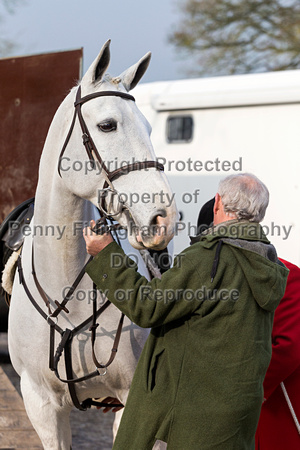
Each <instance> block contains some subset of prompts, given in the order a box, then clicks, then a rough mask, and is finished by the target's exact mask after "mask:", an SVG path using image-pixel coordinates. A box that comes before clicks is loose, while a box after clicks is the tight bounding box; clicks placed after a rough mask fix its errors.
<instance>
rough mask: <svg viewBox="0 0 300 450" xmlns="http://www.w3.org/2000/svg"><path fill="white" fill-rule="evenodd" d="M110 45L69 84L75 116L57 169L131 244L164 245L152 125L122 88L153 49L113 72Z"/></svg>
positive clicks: (172, 214)
mask: <svg viewBox="0 0 300 450" xmlns="http://www.w3.org/2000/svg"><path fill="white" fill-rule="evenodd" d="M109 45H110V41H107V42H106V43H105V45H104V46H103V47H102V49H101V51H100V53H99V55H98V57H97V58H96V59H95V61H94V62H93V63H92V64H91V66H90V68H89V69H88V71H87V72H86V74H85V75H84V77H83V78H82V80H81V83H80V85H79V86H78V87H76V88H74V92H75V91H76V94H75V95H76V98H75V103H74V105H75V110H74V116H73V121H72V124H71V127H70V128H69V132H68V135H67V137H66V140H65V142H64V145H63V148H62V151H61V154H60V158H59V174H60V176H61V178H62V180H63V182H64V183H65V184H66V185H67V187H68V189H69V190H70V191H71V192H72V193H74V194H75V195H77V196H79V197H81V198H84V199H86V200H89V201H90V202H92V203H93V204H94V205H95V206H96V207H98V208H100V210H101V211H102V213H103V214H104V215H105V216H107V217H112V218H113V219H115V220H116V221H117V222H119V224H120V225H121V226H123V227H124V228H126V229H127V232H128V239H129V242H130V244H131V245H132V246H133V247H135V248H137V249H142V248H155V249H162V248H165V247H166V245H167V244H168V242H169V241H170V240H171V239H172V237H173V236H174V231H175V225H176V219H177V210H176V206H175V202H174V194H172V192H171V189H170V187H169V184H168V181H167V179H166V176H165V174H164V172H163V166H162V165H161V164H159V163H157V161H156V160H155V154H154V150H153V147H152V144H151V140H150V134H151V127H150V125H149V123H148V121H147V120H146V118H145V117H144V116H143V115H142V113H141V112H140V111H139V109H138V108H137V106H136V104H135V101H134V98H133V97H132V96H131V95H130V94H128V92H129V91H130V90H131V89H133V88H134V87H135V86H136V85H137V83H138V82H139V80H140V79H141V78H142V76H143V75H144V73H145V71H146V69H147V67H148V65H149V61H150V57H151V54H150V53H147V54H146V55H145V56H144V57H143V58H141V59H140V60H139V61H138V62H137V63H136V64H134V65H133V66H131V67H130V68H129V69H127V70H126V71H125V72H123V73H122V74H121V75H120V76H118V77H111V76H110V75H109V74H107V73H106V70H107V68H108V65H109V62H110V50H109ZM66 168H67V169H66Z"/></svg>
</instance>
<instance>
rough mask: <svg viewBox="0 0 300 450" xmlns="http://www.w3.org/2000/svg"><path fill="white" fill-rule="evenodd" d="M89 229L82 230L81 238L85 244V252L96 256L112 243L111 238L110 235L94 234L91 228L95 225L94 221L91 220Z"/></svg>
mask: <svg viewBox="0 0 300 450" xmlns="http://www.w3.org/2000/svg"><path fill="white" fill-rule="evenodd" d="M90 225H91V226H90V227H86V228H84V230H83V237H84V240H85V243H86V251H87V252H88V254H89V255H92V256H96V255H97V254H98V253H99V252H101V250H103V249H104V248H105V247H106V246H107V245H108V244H110V243H111V242H113V238H112V236H111V234H110V233H104V234H102V235H100V234H96V233H95V232H94V231H93V230H92V228H94V226H95V225H96V222H95V221H94V220H91V222H90Z"/></svg>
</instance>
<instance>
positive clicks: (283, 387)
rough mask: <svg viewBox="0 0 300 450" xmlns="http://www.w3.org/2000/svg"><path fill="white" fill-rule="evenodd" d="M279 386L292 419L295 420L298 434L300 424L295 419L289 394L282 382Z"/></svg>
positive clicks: (299, 432)
mask: <svg viewBox="0 0 300 450" xmlns="http://www.w3.org/2000/svg"><path fill="white" fill-rule="evenodd" d="M280 386H281V389H282V392H283V395H284V396H285V399H286V402H287V404H288V407H289V410H290V412H291V414H292V417H293V420H294V422H295V425H296V428H297V431H298V434H300V424H299V421H298V419H297V416H296V413H295V411H294V408H293V405H292V403H291V400H290V397H289V395H288V393H287V391H286V388H285V385H284V384H283V382H281V383H280Z"/></svg>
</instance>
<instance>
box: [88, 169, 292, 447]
mask: <svg viewBox="0 0 300 450" xmlns="http://www.w3.org/2000/svg"><path fill="white" fill-rule="evenodd" d="M268 199H269V194H268V190H267V188H266V187H265V186H264V184H263V183H261V182H260V181H259V180H258V179H257V178H256V177H255V176H253V175H251V174H239V175H233V176H230V177H227V178H226V179H225V180H223V181H222V182H221V183H220V185H219V189H218V193H217V194H216V197H215V204H214V227H213V228H210V229H208V230H207V231H206V232H204V233H202V234H201V235H199V236H198V237H196V238H194V239H193V240H192V241H193V245H191V246H190V247H189V248H187V249H186V250H184V251H183V252H182V253H181V254H180V255H179V256H178V257H177V258H176V259H175V261H174V266H173V267H172V268H171V269H170V270H168V271H167V272H165V273H164V274H163V275H162V278H161V280H159V279H156V278H155V279H153V280H152V281H151V282H148V281H147V280H146V279H145V278H144V277H142V276H141V275H140V274H139V273H138V272H137V271H136V268H134V267H133V266H134V263H133V262H132V261H130V260H128V258H127V257H126V255H125V254H124V253H123V251H122V249H121V248H120V247H119V246H118V245H117V244H116V243H115V242H113V241H112V238H111V236H110V235H104V236H97V235H95V234H93V233H86V232H85V240H86V246H87V251H88V253H90V254H92V255H94V256H95V258H94V260H93V261H92V262H91V263H89V265H88V266H87V269H86V270H87V273H88V274H89V275H90V277H91V278H92V279H93V281H94V282H95V283H96V284H97V287H98V289H100V290H102V291H105V290H106V292H108V299H109V300H110V301H111V302H112V303H114V304H115V305H116V306H117V307H118V308H119V309H120V310H121V311H123V312H124V313H125V314H126V315H127V316H128V317H129V318H130V319H131V320H132V321H133V322H135V323H136V324H137V325H140V326H142V327H151V332H150V335H149V338H148V340H147V342H146V344H145V347H144V349H143V352H142V355H141V358H140V361H139V363H138V366H137V369H136V372H135V375H134V379H133V382H132V387H131V390H130V393H129V396H128V400H127V404H126V407H125V410H124V415H123V418H122V421H121V424H120V428H119V431H118V434H117V437H116V441H115V443H114V449H120V450H124V448H126V449H130V450H141V449H142V450H151V449H152V447H153V445H154V444H155V442H156V441H158V440H159V441H163V442H166V443H167V446H168V450H208V449H214V450H244V449H245V450H248V449H254V436H255V429H256V426H257V422H258V417H259V413H260V408H261V404H262V400H263V387H262V383H263V379H264V375H265V372H266V370H267V367H268V364H269V361H270V357H271V331H272V322H273V315H274V310H275V308H276V306H277V305H278V303H279V301H280V299H281V297H282V296H283V294H284V290H285V284H286V278H287V274H288V270H287V269H286V268H285V266H284V265H283V264H281V263H280V262H279V261H278V259H277V256H276V251H275V249H274V247H273V246H272V245H271V244H270V242H269V241H268V239H267V238H266V236H265V235H264V233H263V230H262V228H261V226H260V225H259V222H260V221H261V220H262V219H263V217H264V214H265V210H266V208H267V205H268ZM113 255H114V256H113ZM116 257H117V258H118V261H119V262H120V261H122V262H123V263H122V265H121V264H118V266H117V267H113V265H112V264H111V261H113V260H114V259H115V258H116ZM120 289H124V290H125V291H126V300H125V301H123V302H119V301H118V296H117V295H116V292H117V290H120Z"/></svg>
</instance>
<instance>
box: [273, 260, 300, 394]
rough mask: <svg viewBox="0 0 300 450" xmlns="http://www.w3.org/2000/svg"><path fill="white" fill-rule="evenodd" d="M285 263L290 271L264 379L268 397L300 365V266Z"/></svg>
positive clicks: (278, 309)
mask: <svg viewBox="0 0 300 450" xmlns="http://www.w3.org/2000/svg"><path fill="white" fill-rule="evenodd" d="M282 262H283V263H284V264H285V265H286V267H287V268H288V269H289V270H290V272H289V275H288V279H287V285H286V290H285V294H284V296H283V298H282V300H281V301H280V304H279V306H278V307H277V309H276V311H275V316H274V325H273V331H272V358H271V362H270V365H269V368H268V370H267V373H266V376H265V380H264V394H265V398H266V399H267V398H268V397H270V395H271V394H272V392H273V391H274V390H275V389H276V388H277V387H278V386H279V384H280V383H281V382H282V381H284V380H285V379H286V378H287V377H288V376H289V375H291V374H292V373H293V372H294V371H295V370H296V369H297V368H298V367H299V366H300V269H299V267H297V266H295V265H294V264H291V263H289V262H287V261H284V260H282Z"/></svg>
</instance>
